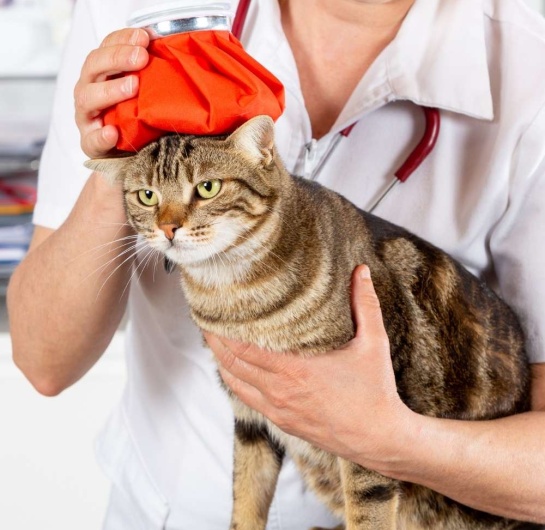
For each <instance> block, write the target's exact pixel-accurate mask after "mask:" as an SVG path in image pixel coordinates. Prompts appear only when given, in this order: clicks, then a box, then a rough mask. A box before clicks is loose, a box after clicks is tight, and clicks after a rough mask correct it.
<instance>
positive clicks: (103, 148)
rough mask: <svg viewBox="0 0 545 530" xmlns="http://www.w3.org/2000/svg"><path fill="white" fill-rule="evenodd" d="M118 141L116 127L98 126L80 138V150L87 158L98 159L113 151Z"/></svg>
mask: <svg viewBox="0 0 545 530" xmlns="http://www.w3.org/2000/svg"><path fill="white" fill-rule="evenodd" d="M97 121H100V122H101V121H102V120H97ZM118 139H119V132H118V130H117V129H116V127H114V126H113V125H106V126H104V127H102V126H99V127H98V128H95V129H94V130H91V131H89V132H87V133H86V134H84V135H82V136H81V149H82V151H83V152H84V153H85V154H86V155H87V156H88V157H89V158H100V157H101V156H104V155H105V154H106V153H108V152H109V151H111V150H112V149H114V147H115V146H116V144H117V140H118Z"/></svg>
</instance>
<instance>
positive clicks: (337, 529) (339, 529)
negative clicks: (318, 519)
mask: <svg viewBox="0 0 545 530" xmlns="http://www.w3.org/2000/svg"><path fill="white" fill-rule="evenodd" d="M310 530H345V526H344V525H343V524H340V525H339V526H336V527H335V528H323V527H322V526H313V527H312V528H311V529H310Z"/></svg>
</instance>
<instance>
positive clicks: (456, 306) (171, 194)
mask: <svg viewBox="0 0 545 530" xmlns="http://www.w3.org/2000/svg"><path fill="white" fill-rule="evenodd" d="M86 165H87V167H89V168H91V169H94V170H97V171H100V172H102V173H104V174H105V176H106V177H107V178H109V179H111V181H121V182H122V183H123V188H124V197H125V199H124V200H125V209H126V212H127V216H128V220H129V222H130V224H131V225H132V226H133V228H134V229H135V230H136V231H137V232H138V233H139V234H141V235H142V236H143V237H144V238H145V239H146V240H147V241H148V243H149V244H150V245H151V246H152V247H153V248H155V249H157V250H159V251H160V252H162V253H163V254H164V255H165V256H166V258H168V260H170V262H173V263H175V264H177V266H178V268H179V271H180V277H181V284H182V287H183V291H184V293H185V296H186V297H187V300H188V302H189V305H190V308H191V314H192V317H193V319H194V321H195V322H196V323H197V325H198V326H199V327H200V328H201V329H203V330H206V331H209V332H212V333H214V334H217V335H220V336H225V337H229V338H232V339H238V340H240V341H243V342H246V343H254V344H257V345H258V346H260V347H262V348H266V349H268V350H270V351H271V352H275V351H276V352H293V351H296V352H300V354H301V355H306V356H315V355H320V354H321V353H323V352H327V351H330V350H332V349H334V348H336V347H339V346H341V345H343V344H345V343H346V342H348V341H349V340H350V339H351V338H352V337H353V335H354V331H355V330H354V324H353V319H352V313H351V307H350V281H351V276H352V272H353V270H354V268H355V267H356V266H357V265H359V264H362V263H365V264H367V265H368V266H369V268H370V270H371V274H372V278H373V283H374V286H375V289H376V292H377V295H378V298H379V300H380V305H381V309H382V312H383V316H384V322H385V327H386V330H387V334H388V337H389V341H390V345H391V355H392V360H393V366H394V370H395V374H396V382H397V388H398V392H399V395H400V397H401V398H402V400H403V401H404V402H405V403H406V404H407V405H408V406H409V407H410V408H411V409H412V410H414V411H416V412H418V413H420V414H424V415H429V416H436V417H442V418H459V419H464V420H487V419H492V418H498V417H501V416H507V415H510V414H515V413H519V412H523V411H526V410H528V409H529V407H530V391H529V384H530V382H529V367H528V364H527V360H526V355H525V351H524V337H523V335H522V332H521V329H520V326H519V324H518V322H517V319H516V318H515V316H514V314H513V313H512V312H511V310H510V309H509V308H508V307H507V305H506V304H504V303H503V302H502V301H501V300H500V299H499V298H498V297H497V296H496V295H495V294H494V293H493V292H492V291H491V290H490V289H488V288H487V287H486V286H485V285H484V284H483V283H482V282H480V281H479V280H478V279H477V278H475V277H474V276H473V275H471V274H470V273H469V272H468V271H466V269H465V268H464V267H462V266H461V265H460V264H459V263H457V262H456V261H454V260H453V259H452V258H450V257H449V256H448V255H447V254H446V253H444V252H443V251H441V250H439V249H438V248H436V247H434V246H433V245H431V244H429V243H427V242H425V241H423V240H422V239H420V238H418V237H416V236H415V235H413V234H411V233H409V232H408V231H406V230H404V229H403V228H400V227H398V226H395V225H393V224H391V223H389V222H386V221H384V220H382V219H380V218H378V217H375V216H373V215H371V214H368V213H365V212H363V211H361V210H359V209H357V208H356V207H355V206H354V205H352V204H351V203H350V202H349V201H348V200H346V199H345V198H343V197H342V196H340V195H338V194H336V193H334V192H333V191H331V190H328V189H327V188H325V187H323V186H321V185H319V184H318V183H316V182H313V181H309V180H306V179H302V178H299V177H293V176H291V175H289V173H288V172H287V170H286V169H285V168H284V166H283V164H282V161H281V160H280V157H279V156H278V155H277V153H276V149H275V146H274V123H273V121H272V120H271V119H270V118H268V117H265V116H259V117H256V118H253V119H251V120H249V121H248V122H246V123H245V124H244V125H242V126H241V127H240V128H239V129H237V130H236V131H235V132H234V133H232V134H231V135H228V136H222V137H196V136H180V135H167V136H165V137H163V138H161V139H159V140H158V141H156V142H153V143H151V144H150V145H148V146H146V147H145V148H143V149H142V150H141V151H140V152H139V153H138V154H136V155H134V156H130V157H126V158H110V159H97V160H91V161H88V162H86ZM226 390H227V388H226ZM228 393H229V394H230V398H231V401H232V404H233V408H234V413H235V448H234V477H233V488H234V506H233V513H232V520H231V526H230V529H231V530H262V529H264V528H265V526H266V522H267V515H268V510H269V506H270V503H271V500H272V496H273V493H274V489H275V487H276V481H277V477H278V473H279V471H280V467H281V464H282V459H283V456H284V454H285V452H288V453H289V454H290V456H291V457H292V458H293V460H294V461H295V463H296V465H297V466H298V467H299V469H300V471H301V474H302V476H303V477H304V478H305V480H306V482H307V483H308V485H309V487H310V488H312V489H313V490H314V491H315V492H316V494H317V495H318V497H319V498H321V499H322V500H323V501H324V502H325V503H326V504H327V506H328V507H329V508H330V510H331V511H332V512H333V513H334V514H336V515H337V516H338V517H339V518H341V520H344V522H345V525H346V528H347V529H350V530H383V529H395V528H403V529H405V528H407V529H409V528H410V529H417V528H419V529H420V528H421V529H433V530H469V529H473V530H477V529H485V528H486V529H497V530H499V529H502V530H503V529H522V528H525V529H531V528H534V529H538V528H545V527H543V526H540V525H535V524H530V523H522V522H517V521H512V520H507V519H503V518H500V517H496V516H493V515H489V514H485V513H482V512H479V511H477V510H474V509H471V508H468V507H465V506H463V505H461V504H459V503H457V502H455V501H452V500H450V499H448V498H446V497H444V496H442V495H440V494H438V493H435V492H432V491H431V490H429V489H426V488H424V487H421V486H418V485H414V484H409V483H403V482H399V481H396V480H393V479H390V478H387V477H384V476H382V475H380V474H378V473H376V472H373V471H369V470H366V469H364V468H362V467H361V466H359V465H357V464H354V463H351V462H348V461H345V460H343V459H341V458H338V457H335V456H333V455H330V454H328V453H326V452H324V451H322V450H319V449H317V448H315V447H312V446H311V445H310V444H308V443H307V442H305V441H303V440H300V439H298V438H295V437H293V436H289V435H287V434H285V433H283V432H282V431H281V430H280V429H278V428H277V427H276V426H275V425H274V424H272V423H271V422H270V421H269V420H267V419H266V418H265V417H263V416H262V415H260V414H259V413H257V412H256V411H254V410H252V409H250V408H248V407H247V406H245V405H244V404H242V402H240V401H239V400H238V399H237V398H236V396H235V395H234V394H232V393H230V392H229V391H228ZM341 477H342V482H343V483H344V488H343V487H341ZM347 507H349V508H350V509H347ZM339 528H344V526H342V525H341V526H340V527H339Z"/></svg>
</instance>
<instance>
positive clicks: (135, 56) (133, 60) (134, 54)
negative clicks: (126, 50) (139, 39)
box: [131, 46, 140, 64]
mask: <svg viewBox="0 0 545 530" xmlns="http://www.w3.org/2000/svg"><path fill="white" fill-rule="evenodd" d="M139 55H140V46H137V47H136V48H135V49H134V50H133V52H132V54H131V63H132V64H136V63H137V62H138V56H139Z"/></svg>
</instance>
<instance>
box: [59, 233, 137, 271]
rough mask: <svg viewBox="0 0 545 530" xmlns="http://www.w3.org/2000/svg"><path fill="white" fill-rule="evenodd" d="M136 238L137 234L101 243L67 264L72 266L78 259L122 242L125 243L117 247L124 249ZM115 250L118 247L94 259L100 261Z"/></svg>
mask: <svg viewBox="0 0 545 530" xmlns="http://www.w3.org/2000/svg"><path fill="white" fill-rule="evenodd" d="M138 237H139V236H138V234H134V235H130V236H125V237H121V238H119V239H114V240H113V241H108V242H106V243H102V244H101V245H97V246H96V247H93V248H90V249H88V250H86V251H85V252H82V253H81V254H80V255H79V256H76V257H75V258H73V259H72V260H70V261H69V262H68V263H69V264H73V262H74V261H75V260H77V259H80V258H82V257H85V256H87V255H88V254H90V253H91V252H96V251H98V250H101V249H103V248H104V247H108V246H113V245H115V244H116V243H121V242H122V241H125V242H124V243H122V244H121V245H119V246H121V247H124V246H126V245H129V244H132V243H133V242H134V240H136V239H138ZM117 249H118V247H115V248H113V249H111V250H108V252H106V253H105V254H101V255H100V256H97V257H96V258H95V259H100V258H102V257H104V256H105V255H107V254H109V253H110V252H113V251H115V250H117Z"/></svg>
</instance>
